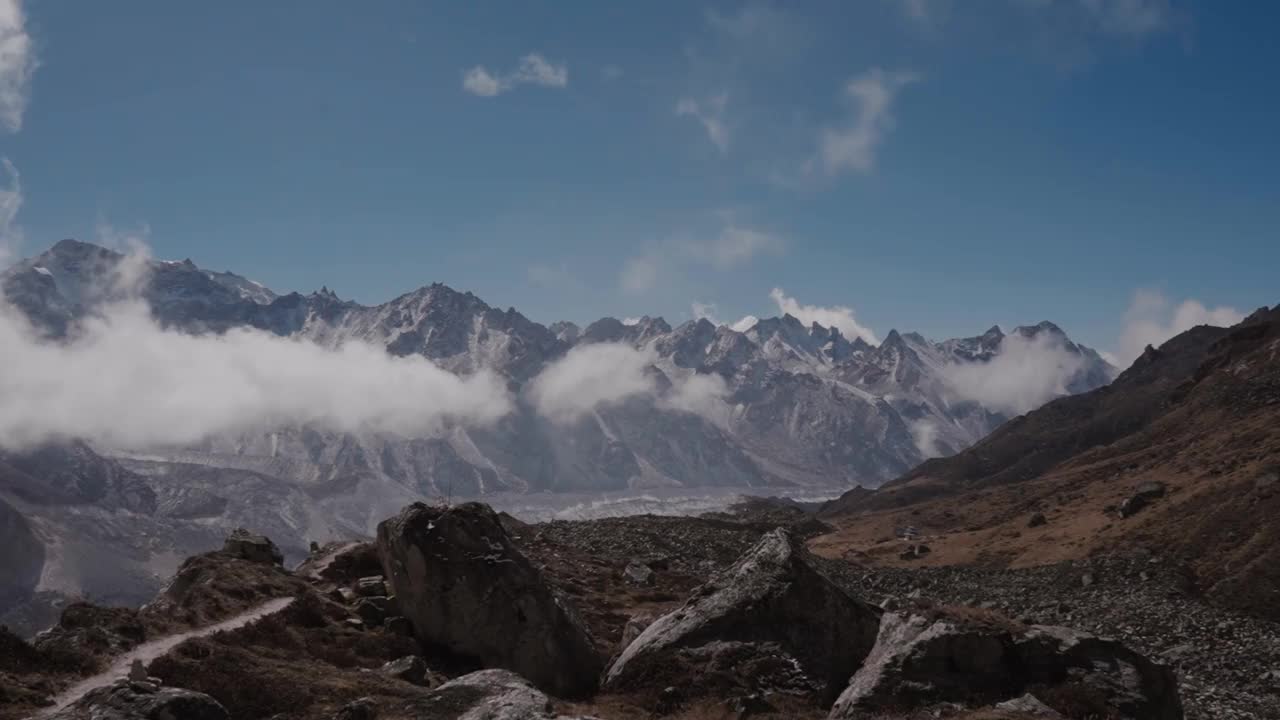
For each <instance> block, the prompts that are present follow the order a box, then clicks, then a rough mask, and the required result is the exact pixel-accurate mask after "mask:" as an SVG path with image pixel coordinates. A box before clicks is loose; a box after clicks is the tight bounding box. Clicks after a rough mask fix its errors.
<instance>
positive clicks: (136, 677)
mask: <svg viewBox="0 0 1280 720" xmlns="http://www.w3.org/2000/svg"><path fill="white" fill-rule="evenodd" d="M129 679H130V680H132V681H134V682H146V681H147V668H146V667H144V666H143V664H142V661H141V660H136V659H135V660H134V661H133V664H132V665H130V666H129Z"/></svg>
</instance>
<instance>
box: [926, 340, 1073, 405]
mask: <svg viewBox="0 0 1280 720" xmlns="http://www.w3.org/2000/svg"><path fill="white" fill-rule="evenodd" d="M1083 364H1084V358H1083V357H1082V356H1081V355H1079V354H1078V353H1072V352H1070V351H1068V350H1067V349H1066V347H1065V346H1064V345H1063V343H1062V339H1061V337H1059V336H1057V335H1054V334H1051V333H1040V334H1038V335H1036V336H1034V337H1032V338H1026V337H1023V336H1021V335H1006V336H1005V337H1004V339H1003V340H1001V341H1000V352H999V353H997V354H996V355H995V356H993V357H992V358H991V359H990V360H988V361H987V362H971V363H954V364H951V365H947V366H945V367H943V369H942V376H943V379H944V380H945V381H946V382H947V384H948V386H949V387H950V388H951V390H952V392H954V393H955V394H956V395H957V396H959V397H962V398H965V399H967V400H973V401H976V402H978V403H980V404H981V405H982V406H983V407H986V408H988V409H991V410H995V411H999V412H1003V413H1008V414H1015V415H1021V414H1023V413H1026V412H1030V411H1031V410H1034V409H1036V408H1038V407H1040V406H1041V405H1043V404H1045V403H1046V402H1048V401H1050V400H1052V399H1054V398H1055V397H1059V396H1061V395H1067V394H1069V393H1068V390H1067V385H1068V383H1069V382H1070V380H1071V378H1072V377H1073V376H1074V375H1075V374H1076V373H1077V372H1078V371H1079V370H1080V369H1081V367H1082V366H1083Z"/></svg>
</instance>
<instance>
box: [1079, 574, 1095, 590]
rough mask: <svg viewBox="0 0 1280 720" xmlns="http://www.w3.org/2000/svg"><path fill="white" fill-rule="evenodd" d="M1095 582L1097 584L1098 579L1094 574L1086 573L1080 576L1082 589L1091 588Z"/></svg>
mask: <svg viewBox="0 0 1280 720" xmlns="http://www.w3.org/2000/svg"><path fill="white" fill-rule="evenodd" d="M1095 582H1097V578H1095V577H1094V576H1093V573H1085V574H1083V575H1081V576H1080V587H1089V586H1090V585H1093V584H1094V583H1095Z"/></svg>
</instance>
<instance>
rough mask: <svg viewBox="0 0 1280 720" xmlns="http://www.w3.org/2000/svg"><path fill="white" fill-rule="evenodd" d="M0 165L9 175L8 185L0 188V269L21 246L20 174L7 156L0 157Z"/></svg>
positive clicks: (4, 266) (7, 263)
mask: <svg viewBox="0 0 1280 720" xmlns="http://www.w3.org/2000/svg"><path fill="white" fill-rule="evenodd" d="M0 167H3V168H4V171H5V174H7V175H8V176H9V185H8V187H2V188H0V270H3V269H4V268H6V267H8V266H9V265H10V264H11V263H12V262H13V261H14V260H16V259H17V257H18V253H19V252H20V250H21V248H22V228H21V227H20V226H19V225H18V222H17V218H18V211H19V210H21V209H22V200H23V195H22V176H21V175H20V174H18V168H16V167H14V166H13V163H11V162H9V158H0Z"/></svg>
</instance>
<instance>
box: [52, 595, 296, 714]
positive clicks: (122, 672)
mask: <svg viewBox="0 0 1280 720" xmlns="http://www.w3.org/2000/svg"><path fill="white" fill-rule="evenodd" d="M292 602H293V598H277V599H275V600H270V601H267V602H265V603H263V604H261V605H258V606H257V607H254V608H252V609H250V610H247V611H245V612H243V613H240V614H239V615H236V616H235V617H232V618H228V619H226V620H223V621H222V622H219V623H215V624H213V625H209V626H206V627H202V628H196V629H194V630H187V631H185V632H180V633H175V634H173V635H169V636H166V637H162V638H158V639H156V640H152V641H150V642H145V643H143V644H141V645H139V646H137V647H135V648H133V649H132V650H130V651H128V652H126V653H124V654H123V655H120V656H118V657H116V658H115V659H114V660H113V661H112V663H111V666H110V667H109V668H107V669H106V670H104V671H102V672H100V673H98V674H96V675H93V676H91V677H87V678H85V679H83V680H81V681H79V682H77V683H76V684H75V685H72V686H71V687H69V688H67V689H66V690H64V691H62V692H60V693H58V694H57V695H55V696H54V698H53V705H51V706H50V707H48V708H46V709H45V710H44V711H42V712H40V713H39V714H38V715H36V717H47V716H49V715H52V714H54V713H56V712H58V711H59V710H62V709H64V708H66V707H68V706H70V705H71V704H73V703H75V702H76V701H77V700H79V699H80V698H82V697H84V696H85V695H86V694H87V693H88V692H89V691H91V690H94V689H95V688H99V687H102V686H104V685H110V684H111V683H113V682H115V681H116V680H119V679H120V678H122V677H125V676H127V675H128V674H129V668H130V667H132V666H133V664H134V662H141V663H142V664H143V665H146V664H148V663H150V662H151V661H152V660H155V659H156V658H159V657H161V656H163V655H165V654H167V653H168V652H169V651H171V650H173V649H174V648H175V647H177V646H178V645H180V644H182V643H183V642H185V641H187V640H190V639H192V638H198V637H204V636H206V635H212V634H214V633H216V632H223V631H226V630H235V629H238V628H241V627H244V626H245V625H248V624H249V623H251V622H253V621H255V620H259V619H261V618H264V617H266V616H268V615H274V614H275V613H278V612H280V611H281V610H284V609H285V608H287V607H288V606H289V605H290V603H292Z"/></svg>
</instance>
